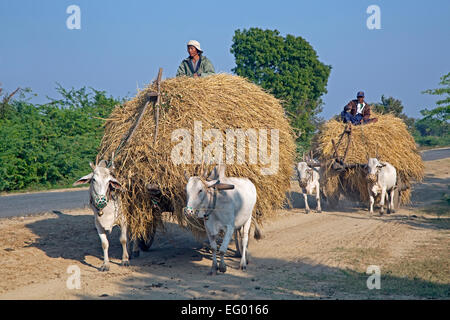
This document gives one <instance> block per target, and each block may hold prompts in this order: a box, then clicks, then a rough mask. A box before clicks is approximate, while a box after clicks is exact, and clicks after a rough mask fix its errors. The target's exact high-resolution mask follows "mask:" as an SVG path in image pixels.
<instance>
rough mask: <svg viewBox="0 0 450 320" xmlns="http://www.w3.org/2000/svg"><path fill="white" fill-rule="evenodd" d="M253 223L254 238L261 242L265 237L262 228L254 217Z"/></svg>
mask: <svg viewBox="0 0 450 320" xmlns="http://www.w3.org/2000/svg"><path fill="white" fill-rule="evenodd" d="M252 221H253V225H254V226H255V232H254V233H253V237H254V238H255V239H256V240H261V239H262V238H263V237H264V235H263V232H262V230H261V227H260V226H259V223H258V221H256V219H255V218H254V217H252Z"/></svg>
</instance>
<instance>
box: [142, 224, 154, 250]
mask: <svg viewBox="0 0 450 320" xmlns="http://www.w3.org/2000/svg"><path fill="white" fill-rule="evenodd" d="M155 234H156V223H152V231H151V233H150V235H149V237H148V239H146V240H143V239H139V240H138V246H139V249H141V250H142V251H148V250H150V247H151V246H152V244H153V240H154V239H155Z"/></svg>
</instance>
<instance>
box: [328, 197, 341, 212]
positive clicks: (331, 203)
mask: <svg viewBox="0 0 450 320" xmlns="http://www.w3.org/2000/svg"><path fill="white" fill-rule="evenodd" d="M326 201H327V209H332V210H334V209H336V208H337V206H338V203H339V196H338V197H329V198H326Z"/></svg>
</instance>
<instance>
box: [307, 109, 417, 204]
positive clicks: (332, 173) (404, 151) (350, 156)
mask: <svg viewBox="0 0 450 320" xmlns="http://www.w3.org/2000/svg"><path fill="white" fill-rule="evenodd" d="M376 117H377V118H378V121H377V122H376V123H370V124H365V125H357V126H354V125H350V124H344V123H342V122H341V121H338V120H336V119H332V120H329V121H327V122H326V123H325V124H323V126H322V127H321V128H320V130H319V132H318V134H317V135H316V136H315V137H314V141H313V148H314V150H315V156H316V157H317V158H318V159H319V160H320V164H315V163H310V165H311V166H321V171H322V175H321V187H322V193H323V195H324V197H325V198H326V199H327V202H328V204H329V205H330V206H331V207H335V206H336V205H337V203H338V201H339V198H340V196H341V195H344V196H345V197H346V198H348V199H350V200H353V201H360V202H364V203H367V202H368V201H369V194H368V190H367V166H366V165H367V161H368V159H369V158H374V157H375V158H377V159H378V160H380V161H384V162H388V163H390V164H392V165H393V166H394V167H395V168H396V170H397V184H396V188H395V197H394V199H395V207H398V206H399V205H401V204H407V203H409V202H410V197H411V185H412V183H413V181H421V180H422V179H423V176H424V165H423V161H422V158H421V156H420V154H419V152H418V150H417V148H416V144H415V142H414V139H413V137H412V136H411V134H410V133H409V132H408V130H407V127H406V125H405V123H404V122H403V120H401V119H400V118H397V117H395V116H394V115H392V114H386V115H378V114H377V115H376Z"/></svg>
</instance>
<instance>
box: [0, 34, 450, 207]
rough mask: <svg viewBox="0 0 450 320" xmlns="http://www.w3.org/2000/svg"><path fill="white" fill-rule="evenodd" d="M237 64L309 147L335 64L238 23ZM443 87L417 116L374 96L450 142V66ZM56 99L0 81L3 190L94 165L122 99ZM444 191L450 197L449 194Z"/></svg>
mask: <svg viewBox="0 0 450 320" xmlns="http://www.w3.org/2000/svg"><path fill="white" fill-rule="evenodd" d="M231 53H233V54H234V56H235V61H236V67H235V68H233V70H232V71H233V72H234V73H235V74H237V75H240V76H243V77H246V78H248V79H249V80H250V81H252V82H254V83H256V84H258V85H260V86H262V87H263V88H264V89H266V90H268V91H269V92H271V93H272V94H273V95H274V96H275V97H277V98H279V99H280V100H281V101H282V102H283V107H284V109H285V110H286V115H287V116H288V118H289V120H290V123H291V126H292V127H293V129H294V131H295V132H296V133H297V137H296V143H297V152H298V154H301V153H302V152H305V151H308V149H309V147H310V144H311V139H312V137H313V136H314V134H315V133H316V131H317V128H318V126H319V125H320V124H321V123H323V122H324V119H322V118H320V117H319V113H320V112H321V111H322V107H323V102H322V98H321V97H322V96H323V95H324V94H325V93H326V92H327V89H326V86H327V83H328V78H329V75H330V72H331V66H329V65H325V64H323V63H322V62H320V61H319V59H318V55H317V53H316V51H315V50H314V49H313V47H312V46H311V45H310V44H309V43H308V42H307V41H306V40H304V39H303V38H302V37H296V36H293V35H287V36H285V37H283V36H281V35H280V33H279V32H278V31H277V30H262V29H258V28H250V29H248V30H245V29H244V30H242V31H241V30H236V32H235V35H234V37H233V44H232V46H231ZM439 84H440V85H441V87H440V88H437V89H429V90H426V91H423V93H424V94H431V95H435V96H437V97H439V99H440V100H438V101H437V102H436V106H434V107H431V108H425V109H423V110H421V115H422V117H421V118H420V119H414V118H411V117H408V116H407V115H406V114H404V112H403V105H402V102H401V101H400V100H398V99H395V98H394V97H385V96H382V97H381V102H375V103H372V104H373V105H374V111H375V112H378V113H393V114H395V115H396V116H398V117H400V118H401V119H403V120H404V121H405V123H406V124H407V126H408V129H409V130H410V132H411V134H412V135H413V136H414V138H415V140H416V142H417V143H418V145H420V146H421V147H425V148H426V147H428V148H429V147H438V146H449V145H450V133H449V127H450V123H449V120H450V73H447V74H446V75H444V76H442V77H441V81H440V83H439ZM57 92H58V94H59V98H58V99H52V98H49V99H48V102H46V103H44V104H33V103H31V102H30V101H31V98H32V96H33V93H32V91H31V90H30V89H17V90H15V91H14V92H11V93H6V92H3V91H2V89H1V87H0V192H14V191H32V190H45V189H54V188H66V187H71V184H72V182H73V181H75V180H76V179H77V178H79V177H80V176H82V175H85V174H86V173H87V172H89V170H90V169H89V161H93V160H94V159H95V156H96V155H97V152H98V147H99V145H100V141H101V138H102V136H103V123H104V120H103V119H105V118H107V117H108V115H109V114H110V113H111V111H112V110H113V109H114V106H116V105H117V104H120V103H122V102H123V100H124V99H120V98H114V97H112V96H109V95H108V94H107V93H106V92H104V91H98V90H95V89H93V88H89V89H87V88H86V87H83V88H80V89H74V88H72V89H65V88H63V87H61V86H60V85H58V86H57ZM448 199H449V196H448V195H445V201H446V202H449V200H448Z"/></svg>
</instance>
